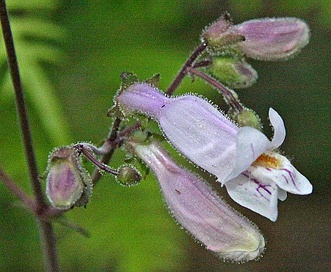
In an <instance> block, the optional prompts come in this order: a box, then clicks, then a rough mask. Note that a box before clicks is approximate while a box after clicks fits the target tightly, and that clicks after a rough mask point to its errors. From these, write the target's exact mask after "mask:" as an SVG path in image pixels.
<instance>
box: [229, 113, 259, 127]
mask: <svg viewBox="0 0 331 272" xmlns="http://www.w3.org/2000/svg"><path fill="white" fill-rule="evenodd" d="M233 120H235V121H236V122H237V124H238V126H239V127H245V126H248V127H253V128H256V129H261V126H262V125H261V122H260V118H259V117H258V115H257V114H256V113H255V112H254V111H252V110H250V109H245V110H243V111H241V112H236V114H235V115H234V116H233Z"/></svg>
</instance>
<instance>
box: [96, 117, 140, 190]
mask: <svg viewBox="0 0 331 272" xmlns="http://www.w3.org/2000/svg"><path fill="white" fill-rule="evenodd" d="M120 122H121V119H120V118H116V119H115V121H114V123H113V126H112V128H111V131H110V132H109V136H108V137H107V139H106V140H105V142H104V144H103V146H102V147H100V150H102V151H103V153H104V155H103V156H102V157H101V159H100V162H101V163H102V164H108V163H109V161H110V159H111V157H112V156H113V153H114V151H115V148H116V147H117V146H120V145H121V144H122V141H123V138H124V137H126V136H127V135H129V134H131V133H132V132H133V131H135V130H136V129H138V128H139V127H140V123H139V122H136V123H135V124H133V125H132V126H130V127H128V128H126V129H124V130H123V131H121V132H118V130H119V126H120ZM101 177H102V176H101V174H100V171H99V170H98V169H95V170H94V172H93V174H92V182H93V185H95V184H96V183H97V182H98V181H99V180H100V178H101Z"/></svg>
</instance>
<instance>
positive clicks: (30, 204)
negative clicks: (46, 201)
mask: <svg viewBox="0 0 331 272" xmlns="http://www.w3.org/2000/svg"><path fill="white" fill-rule="evenodd" d="M0 178H1V180H2V181H3V183H4V184H5V185H6V187H7V188H8V189H9V190H10V191H11V192H12V193H13V194H14V195H15V196H16V197H17V198H19V199H20V200H21V201H22V202H23V204H24V206H25V207H26V208H28V209H29V211H31V212H32V213H35V212H36V203H35V201H34V200H33V199H31V197H30V196H28V195H27V194H26V193H25V192H24V191H23V190H22V189H21V188H20V187H18V186H17V185H16V184H15V183H14V182H13V181H12V179H11V178H10V177H9V176H8V175H7V174H6V173H5V171H4V170H3V169H2V168H1V167H0Z"/></svg>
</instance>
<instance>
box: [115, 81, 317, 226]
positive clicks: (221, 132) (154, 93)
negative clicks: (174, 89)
mask: <svg viewBox="0 0 331 272" xmlns="http://www.w3.org/2000/svg"><path fill="white" fill-rule="evenodd" d="M117 101H118V102H119V104H120V105H121V106H122V108H123V110H124V111H125V112H131V111H138V112H141V113H144V114H147V115H148V116H150V117H152V118H154V119H155V120H156V121H158V123H159V125H160V128H161V129H162V131H163V132H164V134H165V136H166V137H167V139H168V140H169V141H170V143H172V144H173V146H174V147H175V148H176V149H177V150H178V151H179V152H180V153H182V154H183V155H184V156H185V157H187V158H188V159H190V160H191V161H192V162H193V163H195V164H196V165H198V166H200V167H201V168H203V169H205V170H206V171H208V172H209V173H211V174H213V175H215V176H216V177H217V181H218V182H220V183H222V184H225V186H226V188H227V190H228V192H229V195H230V196H231V197H232V198H233V199H234V200H235V201H237V202H238V203H239V204H241V205H243V206H245V207H247V208H249V209H251V210H253V211H255V212H257V213H259V214H261V215H263V216H266V217H268V218H269V219H270V220H272V221H275V220H276V219H277V199H280V200H285V198H286V192H290V193H294V194H310V193H311V191H312V186H311V184H310V183H309V181H308V180H307V179H306V178H305V177H304V176H303V175H301V174H300V173H299V172H298V171H297V170H296V169H295V168H294V166H293V165H292V164H291V163H290V162H289V161H288V159H286V158H285V157H284V156H282V155H280V154H279V153H278V152H277V151H276V149H277V148H278V147H279V146H280V145H281V144H282V142H283V141H284V138H285V127H284V123H283V120H282V118H281V117H280V116H279V115H278V113H277V112H276V111H275V110H273V109H270V110H269V118H270V122H271V124H272V125H273V128H274V137H273V139H272V141H269V140H268V138H267V137H266V136H265V135H264V134H263V133H262V132H261V131H259V130H257V129H255V128H252V127H247V126H245V127H238V126H237V125H236V124H234V123H233V122H232V121H231V120H230V119H229V118H227V117H226V116H225V115H224V114H223V113H222V112H220V111H218V110H217V109H216V108H215V107H214V106H213V105H212V104H210V103H208V102H207V101H206V100H204V99H202V98H200V97H197V96H194V95H183V96H179V97H175V98H169V97H166V96H165V95H164V94H163V93H162V92H160V91H159V90H157V89H155V88H153V87H151V86H150V85H147V84H144V83H137V84H133V85H131V86H130V87H129V88H127V89H126V90H125V91H124V92H122V93H121V94H120V95H119V96H118V97H117Z"/></svg>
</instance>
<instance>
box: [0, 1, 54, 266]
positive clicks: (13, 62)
mask: <svg viewBox="0 0 331 272" xmlns="http://www.w3.org/2000/svg"><path fill="white" fill-rule="evenodd" d="M0 20H1V27H2V33H3V37H4V42H5V47H6V51H7V56H8V66H9V70H10V74H11V78H12V82H13V86H14V91H15V100H16V109H17V114H18V118H19V123H20V128H21V133H22V140H23V144H24V149H25V156H26V160H27V165H28V171H29V176H30V180H31V186H32V188H33V193H34V197H35V199H36V205H37V207H36V221H37V223H38V226H39V234H40V238H41V241H42V247H43V252H44V261H45V268H46V269H47V271H54V272H55V271H59V265H58V261H57V250H56V244H55V237H54V231H53V228H52V225H51V223H49V222H46V221H43V220H42V219H41V218H39V217H38V216H39V215H40V214H42V213H43V211H44V210H45V209H47V204H46V202H45V198H44V195H43V193H42V188H41V185H40V182H39V174H38V168H37V163H36V157H35V152H34V148H33V145H32V137H31V131H30V125H29V119H28V113H27V107H26V103H25V100H24V94H23V88H22V82H21V77H20V73H19V68H18V63H17V58H16V52H15V47H14V41H13V35H12V32H11V27H10V23H9V17H8V12H7V7H6V1H5V0H0Z"/></svg>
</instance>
